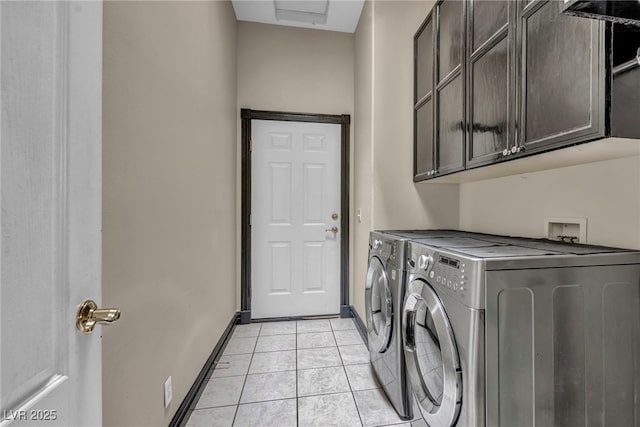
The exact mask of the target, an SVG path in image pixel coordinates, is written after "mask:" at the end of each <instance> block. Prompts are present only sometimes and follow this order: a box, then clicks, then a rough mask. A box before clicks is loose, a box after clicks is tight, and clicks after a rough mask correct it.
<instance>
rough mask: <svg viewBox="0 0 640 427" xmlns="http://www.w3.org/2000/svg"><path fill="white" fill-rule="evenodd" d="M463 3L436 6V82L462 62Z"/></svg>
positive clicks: (452, 0)
mask: <svg viewBox="0 0 640 427" xmlns="http://www.w3.org/2000/svg"><path fill="white" fill-rule="evenodd" d="M463 7H464V2H462V1H457V0H449V1H444V2H442V3H440V5H439V6H438V11H439V12H438V22H439V24H438V25H439V36H438V64H439V65H438V70H439V72H438V82H440V81H442V79H443V78H444V77H446V76H447V75H448V74H449V73H450V72H451V71H453V70H454V69H455V68H456V67H457V66H458V65H460V63H461V62H462V49H463V46H464V22H463V15H462V12H463Z"/></svg>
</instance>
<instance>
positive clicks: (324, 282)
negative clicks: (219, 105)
mask: <svg viewBox="0 0 640 427" xmlns="http://www.w3.org/2000/svg"><path fill="white" fill-rule="evenodd" d="M340 131H341V127H340V125H337V124H321V123H300V122H280V121H270V120H252V129H251V135H252V145H253V151H252V156H251V162H252V166H251V169H252V171H251V176H252V184H251V187H252V190H251V207H252V208H251V210H252V212H251V285H252V297H251V315H252V317H253V318H268V317H282V316H308V315H321V314H337V313H339V312H340V233H341V230H339V226H340V216H339V215H340V212H341V210H340ZM333 214H337V215H338V216H337V218H336V219H333V218H332V215H333ZM332 227H337V228H338V232H337V233H333V232H332V231H326V230H327V229H330V228H332Z"/></svg>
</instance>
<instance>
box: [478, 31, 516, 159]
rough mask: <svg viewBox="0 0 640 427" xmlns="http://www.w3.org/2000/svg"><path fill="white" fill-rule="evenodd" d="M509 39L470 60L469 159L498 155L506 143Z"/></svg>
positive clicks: (507, 130) (508, 103)
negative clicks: (472, 60)
mask: <svg viewBox="0 0 640 427" xmlns="http://www.w3.org/2000/svg"><path fill="white" fill-rule="evenodd" d="M508 48H509V43H508V40H507V38H503V39H502V41H501V42H499V43H498V44H497V45H495V46H494V47H493V48H492V49H491V50H489V51H488V52H487V53H485V54H484V55H482V56H480V57H479V58H478V59H477V60H476V61H475V62H471V65H470V70H469V71H470V73H471V75H472V78H471V84H472V86H471V89H470V90H471V115H470V117H469V120H471V136H470V140H469V150H470V152H469V160H470V162H473V161H483V160H486V159H487V157H496V156H497V153H501V152H502V150H503V149H504V148H506V147H507V136H508V135H509V112H508V106H509V105H510V102H509V99H508V91H507V87H508V82H509V78H510V73H509V54H508Z"/></svg>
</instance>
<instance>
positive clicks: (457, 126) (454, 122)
mask: <svg viewBox="0 0 640 427" xmlns="http://www.w3.org/2000/svg"><path fill="white" fill-rule="evenodd" d="M463 83H464V79H463V78H462V75H458V76H457V77H456V78H454V79H452V80H451V81H450V82H449V83H448V84H447V85H446V86H444V87H443V88H441V89H439V96H438V115H437V117H438V165H437V170H438V172H439V173H441V174H442V173H447V172H451V171H453V170H456V169H461V168H462V167H463V165H464V156H463V149H464V109H463V105H464V100H463V98H462V93H463V92H462V89H463V87H462V85H463Z"/></svg>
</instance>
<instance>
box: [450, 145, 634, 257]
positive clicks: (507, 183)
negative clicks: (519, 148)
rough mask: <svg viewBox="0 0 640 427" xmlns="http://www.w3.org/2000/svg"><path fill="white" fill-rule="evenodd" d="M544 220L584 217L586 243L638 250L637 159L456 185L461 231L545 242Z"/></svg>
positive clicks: (625, 159)
mask: <svg viewBox="0 0 640 427" xmlns="http://www.w3.org/2000/svg"><path fill="white" fill-rule="evenodd" d="M638 142H639V143H640V140H639V141H638ZM545 217H564V218H587V242H588V243H592V244H601V245H611V246H620V247H626V248H633V249H640V157H637V156H636V157H628V158H623V159H617V160H608V161H603V162H596V163H589V164H585V165H579V166H572V167H566V168H560V169H553V170H548V171H542V172H536V173H529V174H523V175H517V176H511V177H505V178H496V179H491V180H486V181H478V182H473V183H468V184H461V185H460V227H461V228H462V229H464V230H470V231H480V232H488V233H496V234H512V235H521V236H527V237H546V236H544V234H543V229H544V218H545Z"/></svg>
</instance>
